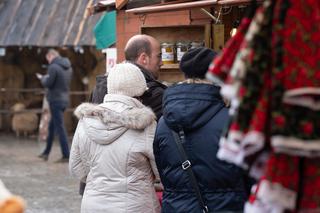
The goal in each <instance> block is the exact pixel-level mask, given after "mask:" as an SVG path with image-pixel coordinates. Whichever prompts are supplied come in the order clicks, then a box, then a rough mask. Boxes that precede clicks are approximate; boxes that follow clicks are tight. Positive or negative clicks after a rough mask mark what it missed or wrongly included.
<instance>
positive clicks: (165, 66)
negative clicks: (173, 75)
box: [160, 64, 179, 70]
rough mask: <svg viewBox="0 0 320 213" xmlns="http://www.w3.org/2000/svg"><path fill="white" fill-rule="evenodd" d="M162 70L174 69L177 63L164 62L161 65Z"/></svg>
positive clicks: (176, 67) (177, 65)
mask: <svg viewBox="0 0 320 213" xmlns="http://www.w3.org/2000/svg"><path fill="white" fill-rule="evenodd" d="M160 69H162V70H171V69H173V70H176V69H179V64H164V65H162V66H161V68H160Z"/></svg>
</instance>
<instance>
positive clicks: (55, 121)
mask: <svg viewBox="0 0 320 213" xmlns="http://www.w3.org/2000/svg"><path fill="white" fill-rule="evenodd" d="M49 106H50V112H51V120H50V123H49V134H48V138H47V146H46V149H45V150H44V152H43V154H45V155H49V153H50V151H51V147H52V143H53V139H54V136H55V133H57V134H58V136H59V141H60V147H61V152H62V156H63V157H64V158H69V153H70V152H69V146H68V138H67V132H66V129H65V127H64V121H63V113H64V111H65V109H66V108H67V106H68V103H67V102H63V101H54V102H49Z"/></svg>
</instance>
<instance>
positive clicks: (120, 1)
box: [116, 0, 129, 10]
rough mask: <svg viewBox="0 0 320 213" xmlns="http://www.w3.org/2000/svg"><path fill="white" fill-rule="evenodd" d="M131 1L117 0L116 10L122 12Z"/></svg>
mask: <svg viewBox="0 0 320 213" xmlns="http://www.w3.org/2000/svg"><path fill="white" fill-rule="evenodd" d="M128 1H129V0H116V9H117V10H120V9H121V8H123V7H124V6H125V5H126V4H127V3H128Z"/></svg>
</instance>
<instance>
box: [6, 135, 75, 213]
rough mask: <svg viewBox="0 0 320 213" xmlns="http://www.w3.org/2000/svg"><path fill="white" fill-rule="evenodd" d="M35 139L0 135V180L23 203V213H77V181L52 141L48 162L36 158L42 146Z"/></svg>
mask: <svg viewBox="0 0 320 213" xmlns="http://www.w3.org/2000/svg"><path fill="white" fill-rule="evenodd" d="M44 145H45V144H44V143H38V142H37V140H36V139H20V140H18V139H16V138H15V137H14V136H13V135H11V136H8V135H1V134H0V179H1V180H2V181H3V182H4V183H5V185H6V186H7V188H9V190H10V191H11V192H12V193H14V194H17V195H20V196H22V197H23V198H24V199H25V200H26V201H27V205H28V207H27V211H26V213H73V212H74V213H78V212H80V203H81V197H80V196H79V195H78V181H77V180H76V179H73V178H71V177H70V175H69V173H68V164H67V163H62V164H61V163H60V164H57V163H54V161H55V160H57V159H59V158H61V154H60V153H61V152H60V147H59V144H58V141H55V143H54V146H53V149H52V152H51V154H50V156H49V161H48V162H44V161H42V160H41V159H39V158H37V157H36V156H37V155H38V154H39V153H40V151H41V150H42V149H43V147H44Z"/></svg>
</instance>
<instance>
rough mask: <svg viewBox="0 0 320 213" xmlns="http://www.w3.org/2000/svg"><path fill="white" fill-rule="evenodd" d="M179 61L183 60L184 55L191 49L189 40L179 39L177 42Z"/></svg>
mask: <svg viewBox="0 0 320 213" xmlns="http://www.w3.org/2000/svg"><path fill="white" fill-rule="evenodd" d="M176 46H177V62H180V61H181V58H182V56H183V55H184V54H185V53H186V52H187V51H188V49H189V42H186V41H178V42H177V44H176Z"/></svg>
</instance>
